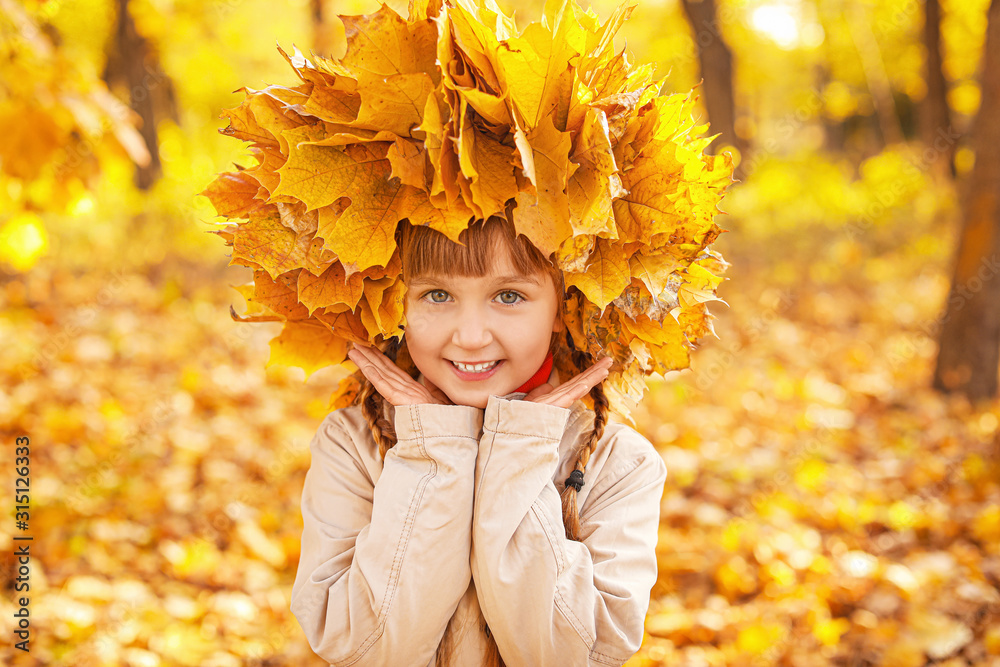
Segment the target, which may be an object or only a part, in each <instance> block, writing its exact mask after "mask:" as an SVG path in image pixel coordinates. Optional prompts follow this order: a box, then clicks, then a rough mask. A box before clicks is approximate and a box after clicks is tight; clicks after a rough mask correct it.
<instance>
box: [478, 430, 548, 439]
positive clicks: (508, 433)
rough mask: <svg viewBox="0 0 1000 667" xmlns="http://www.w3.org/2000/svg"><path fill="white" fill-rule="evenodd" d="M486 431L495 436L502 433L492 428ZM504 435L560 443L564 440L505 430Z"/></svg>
mask: <svg viewBox="0 0 1000 667" xmlns="http://www.w3.org/2000/svg"><path fill="white" fill-rule="evenodd" d="M486 430H487V431H489V432H490V433H493V434H496V435H499V434H500V433H501V432H500V431H494V430H493V429H491V428H487V429H486ZM503 434H504V435H522V436H524V437H526V438H541V439H542V440H557V441H558V440H561V439H562V438H556V437H554V436H551V435H539V434H538V433H519V432H517V431H507V430H504V431H503Z"/></svg>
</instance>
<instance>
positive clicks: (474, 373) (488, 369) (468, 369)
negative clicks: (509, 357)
mask: <svg viewBox="0 0 1000 667" xmlns="http://www.w3.org/2000/svg"><path fill="white" fill-rule="evenodd" d="M503 362H504V360H503V359H500V360H499V361H494V362H493V363H492V364H490V365H489V366H487V365H486V364H472V365H469V366H466V365H465V364H462V366H459V365H458V364H456V363H455V362H454V361H450V363H451V367H452V368H453V369H454V370H455V374H456V375H458V377H459V379H462V380H469V381H473V382H474V381H476V380H485V379H486V378H488V377H490V376H491V375H493V374H494V373H496V371H497V369H498V368H500V366H502V365H503Z"/></svg>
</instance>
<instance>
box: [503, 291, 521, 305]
mask: <svg viewBox="0 0 1000 667" xmlns="http://www.w3.org/2000/svg"><path fill="white" fill-rule="evenodd" d="M505 294H510V295H513V296H515V297H516V298H515V299H514V300H513V301H504V300H503V296H504V295H505ZM523 298H524V297H522V296H521V295H520V294H518V293H517V292H515V291H513V290H505V291H503V292H500V303H502V304H503V305H505V306H513V305H514V304H515V303H517V300H518V299H523Z"/></svg>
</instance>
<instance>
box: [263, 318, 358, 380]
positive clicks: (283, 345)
mask: <svg viewBox="0 0 1000 667" xmlns="http://www.w3.org/2000/svg"><path fill="white" fill-rule="evenodd" d="M270 346H271V356H270V358H269V359H268V362H267V367H270V366H273V365H282V366H297V367H298V368H301V369H303V370H304V371H305V372H306V379H307V380H308V379H309V376H310V375H312V374H313V373H315V372H316V371H317V370H319V369H320V368H325V367H326V366H332V365H337V364H340V363H342V362H343V361H344V360H345V359H346V358H347V349H348V342H347V341H346V340H344V339H343V338H341V337H339V336H337V335H335V334H333V333H332V332H330V331H329V330H328V329H327V328H326V327H324V326H321V325H319V324H314V323H312V322H285V326H284V328H282V330H281V333H280V334H278V335H277V336H276V337H274V338H272V339H271V342H270Z"/></svg>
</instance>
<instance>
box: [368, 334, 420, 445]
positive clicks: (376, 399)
mask: <svg viewBox="0 0 1000 667" xmlns="http://www.w3.org/2000/svg"><path fill="white" fill-rule="evenodd" d="M378 348H379V349H380V350H381V351H382V353H383V354H385V356H387V357H388V358H389V359H390V360H391V361H393V362H394V363H395V361H396V357H397V355H398V354H399V349H400V340H399V339H398V338H390V339H389V341H388V342H383V343H381V344H380V345H379V346H378ZM408 372H409V373H410V375H412V374H413V371H412V369H408ZM357 375H358V376H360V377H359V378H358V379H359V381H360V382H361V391H360V392H358V398H357V400H356V401H355V405H361V411H362V413H363V414H364V416H365V421H367V422H368V428H369V429H371V432H372V437H374V439H375V443H376V444H377V445H378V452H379V456H381V458H382V459H383V460H384V459H385V455H386V454H387V453H388V452H389V450H390V449H392V448H393V446H394V445H395V444H396V429H395V427H394V426H393V425H392V423H391V422H390V421H389V420H388V418H386V416H385V399H384V398H383V397H382V394H380V393H378V391H377V390H376V389H375V385H373V384H372V383H371V382H369V380H368V378H366V377H365V375H364V373H362V372H361V371H358V372H357Z"/></svg>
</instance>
